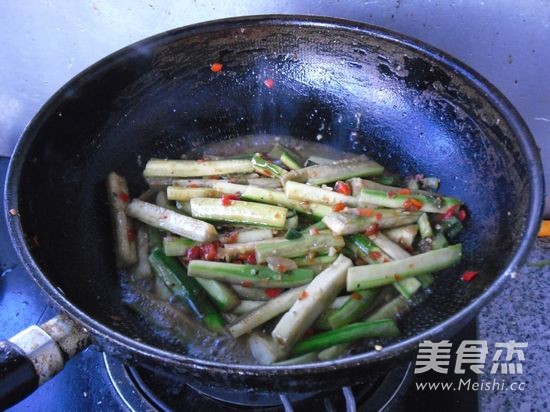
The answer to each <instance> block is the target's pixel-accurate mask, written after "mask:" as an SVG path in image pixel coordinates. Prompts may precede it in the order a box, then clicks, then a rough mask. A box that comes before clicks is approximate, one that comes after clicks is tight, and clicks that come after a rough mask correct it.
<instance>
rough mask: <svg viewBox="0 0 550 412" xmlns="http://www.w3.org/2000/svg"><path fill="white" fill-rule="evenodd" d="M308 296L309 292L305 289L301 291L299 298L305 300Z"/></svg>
mask: <svg viewBox="0 0 550 412" xmlns="http://www.w3.org/2000/svg"><path fill="white" fill-rule="evenodd" d="M308 296H309V293H307V290H303V291H302V293H300V297H299V299H300V300H304V299H305V298H307V297H308Z"/></svg>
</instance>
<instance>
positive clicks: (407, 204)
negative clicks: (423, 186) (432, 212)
mask: <svg viewBox="0 0 550 412" xmlns="http://www.w3.org/2000/svg"><path fill="white" fill-rule="evenodd" d="M422 206H424V204H423V203H422V202H421V201H420V200H417V199H415V198H410V199H407V200H405V201H404V202H403V209H405V210H406V211H407V212H417V211H419V210H420V209H422Z"/></svg>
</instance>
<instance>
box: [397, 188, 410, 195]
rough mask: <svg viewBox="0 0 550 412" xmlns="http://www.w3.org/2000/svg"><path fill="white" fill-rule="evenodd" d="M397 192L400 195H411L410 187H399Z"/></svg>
mask: <svg viewBox="0 0 550 412" xmlns="http://www.w3.org/2000/svg"><path fill="white" fill-rule="evenodd" d="M398 193H399V194H400V195H412V190H411V189H399V192H398Z"/></svg>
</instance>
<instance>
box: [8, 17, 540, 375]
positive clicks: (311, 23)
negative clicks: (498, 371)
mask: <svg viewBox="0 0 550 412" xmlns="http://www.w3.org/2000/svg"><path fill="white" fill-rule="evenodd" d="M262 25H294V26H308V27H320V28H323V29H328V30H330V29H332V28H337V29H344V30H347V31H351V32H357V33H360V34H363V35H366V36H369V37H374V38H380V39H383V40H386V41H389V42H391V43H393V44H396V45H399V46H400V47H405V48H408V49H412V50H414V51H415V52H418V53H420V54H422V55H424V56H426V57H427V58H429V59H430V60H433V61H435V62H437V63H438V64H441V65H442V66H445V67H447V68H448V69H450V70H453V71H454V72H455V73H456V74H457V75H459V76H460V77H461V78H463V79H466V80H467V81H469V82H470V83H471V84H472V86H473V87H474V88H475V90H476V91H477V92H478V93H481V94H483V95H484V97H485V98H486V99H487V100H488V101H489V102H490V103H491V105H492V106H493V107H494V108H496V109H497V110H498V112H499V113H500V114H501V115H502V116H503V118H505V119H506V120H507V122H508V124H509V125H510V128H511V130H512V131H513V134H514V136H515V137H516V138H517V139H518V142H519V146H520V149H521V151H522V153H523V154H524V155H525V158H526V160H527V162H528V163H529V164H530V168H529V172H528V173H529V176H528V177H529V181H530V182H531V186H530V199H529V202H530V203H529V206H528V213H529V215H528V217H527V222H526V225H525V229H524V233H523V236H522V239H521V240H520V242H519V244H518V246H517V248H516V249H515V250H513V251H511V253H510V255H509V256H510V257H509V261H508V263H507V264H506V266H505V268H504V270H503V271H501V273H500V274H499V275H498V276H497V278H496V279H495V281H494V282H493V283H492V284H491V285H490V286H489V287H488V288H487V289H486V290H485V291H484V292H483V293H482V294H481V295H479V296H478V297H477V298H476V299H474V300H473V301H472V302H471V303H470V304H469V305H467V306H466V307H464V308H463V309H462V310H460V311H458V312H457V313H455V314H454V315H453V316H451V317H449V318H447V319H446V320H445V321H443V322H441V323H439V324H437V325H435V326H434V327H432V328H430V329H427V330H425V331H423V332H422V333H420V334H417V335H414V336H412V337H409V338H407V339H404V340H400V341H398V342H395V343H392V344H390V345H388V346H386V347H384V348H383V349H382V350H381V351H379V352H377V351H373V350H371V351H369V352H365V353H362V354H358V355H353V356H348V357H345V358H342V359H337V360H333V361H324V362H316V363H308V364H301V365H292V366H265V365H239V364H230V363H222V362H216V361H210V360H204V359H198V358H192V357H188V356H185V355H182V354H178V353H175V352H171V351H167V350H163V349H159V348H157V347H154V346H151V345H148V344H145V343H142V342H139V341H137V340H134V339H132V338H130V337H128V336H126V335H124V334H122V333H120V332H117V331H116V330H114V329H111V328H110V327H109V326H107V325H105V324H103V323H101V322H99V321H97V320H96V319H95V318H93V317H91V316H89V315H88V314H86V313H85V312H84V311H82V310H81V309H79V308H78V307H77V306H76V304H74V303H72V302H71V301H69V300H68V299H67V298H66V297H65V296H64V294H63V293H62V291H60V290H58V289H57V288H56V287H55V286H54V285H53V283H51V282H50V281H49V280H48V279H47V277H46V275H45V274H44V273H43V272H42V270H41V269H40V267H39V265H38V264H37V263H36V262H35V260H34V259H33V257H32V255H31V253H30V251H29V249H28V247H27V244H26V242H25V235H24V232H23V228H22V225H21V219H20V217H19V215H17V216H15V217H14V216H11V215H10V214H9V213H8V211H9V210H10V209H12V208H16V209H17V206H18V187H19V181H20V177H21V172H22V170H23V165H24V161H25V160H26V155H27V154H28V152H29V149H30V148H31V146H32V144H33V142H34V138H35V136H36V135H37V133H38V131H39V130H40V128H41V126H42V123H43V119H47V118H48V117H49V116H51V115H52V109H53V108H55V107H57V106H58V104H59V103H60V102H61V101H62V100H63V99H64V95H65V91H66V90H67V89H68V88H70V87H72V85H73V84H75V83H76V82H77V81H78V80H79V79H81V78H83V77H85V76H93V75H97V74H99V73H101V71H102V70H103V69H104V68H105V67H108V66H109V65H111V64H116V62H117V60H119V59H123V58H124V57H125V56H126V55H127V54H128V53H131V52H132V50H134V49H135V48H137V47H138V46H140V45H143V44H149V43H154V42H157V41H159V40H164V41H166V40H168V39H169V38H170V37H178V38H185V37H188V36H192V35H196V34H205V33H208V32H215V31H217V30H222V29H229V28H236V27H243V26H247V27H248V26H262ZM543 199H544V177H543V169H542V161H541V158H540V153H539V149H538V147H537V145H536V143H535V140H534V138H533V136H532V134H531V133H530V131H529V129H528V127H527V125H526V124H525V121H524V120H523V119H522V118H521V116H520V114H519V113H518V111H517V110H516V109H515V108H514V106H513V105H512V104H511V103H510V102H509V100H508V99H507V98H506V97H505V96H504V95H503V94H502V93H501V92H500V91H499V90H498V89H497V88H496V87H495V86H493V85H492V84H491V83H490V82H489V81H488V80H487V79H485V78H484V77H483V76H481V75H480V74H479V73H477V72H476V71H475V70H473V69H472V68H470V67H469V66H467V65H466V64H464V63H462V62H461V61H459V60H458V59H456V58H454V57H452V56H451V55H449V54H447V53H446V52H443V51H441V50H439V49H437V48H435V47H433V46H430V45H428V44H426V43H424V42H423V41H420V40H417V39H415V38H412V37H410V36H405V35H403V34H400V33H397V32H394V31H392V30H388V29H386V28H382V27H379V26H374V25H370V24H367V23H362V22H356V21H352V20H347V19H339V18H332V17H324V16H305V15H256V16H243V17H234V18H227V19H218V20H212V21H206V22H202V23H197V24H193V25H189V26H184V27H179V28H175V29H172V30H169V31H166V32H163V33H159V34H156V35H153V36H150V37H147V38H145V39H142V40H139V41H138V42H135V43H133V44H131V45H128V46H126V47H124V48H122V49H120V50H117V51H115V52H113V53H111V54H109V55H108V56H106V57H104V58H102V59H101V60H99V61H97V62H96V63H94V64H92V65H91V66H89V67H87V68H86V69H84V70H83V71H82V72H80V73H78V74H77V75H76V76H75V77H73V78H72V79H71V80H69V81H68V82H67V83H65V84H64V85H63V86H62V87H61V88H60V89H59V90H58V91H57V92H56V93H55V94H54V95H52V96H51V97H50V98H49V99H48V100H47V101H46V103H44V105H43V106H42V107H41V108H40V110H39V111H38V112H37V114H36V115H35V116H34V117H33V119H32V120H31V121H30V122H29V124H28V125H27V126H26V128H25V129H24V131H23V133H22V135H21V137H20V138H19V140H18V142H17V145H16V147H15V149H14V152H13V154H12V156H11V159H10V162H9V165H8V171H7V177H6V182H5V192H4V207H5V212H6V220H7V227H8V233H9V235H10V239H11V242H12V245H13V246H14V249H15V251H16V253H17V255H18V257H19V259H20V261H21V262H22V263H23V266H24V268H25V269H26V271H27V272H28V273H29V274H30V275H31V276H32V278H33V279H34V281H35V282H36V283H37V284H38V285H39V286H40V288H41V289H42V290H43V291H44V292H45V293H46V294H47V295H48V296H49V298H51V300H52V301H53V302H54V303H55V304H56V306H57V307H58V308H59V309H61V310H62V311H63V312H65V313H67V314H68V315H69V316H70V317H71V318H73V319H75V320H76V321H77V322H78V323H80V324H81V325H82V326H83V327H84V328H85V329H86V330H87V331H88V332H89V333H90V334H91V335H92V336H94V337H99V338H101V341H102V342H104V341H108V342H109V343H111V344H114V345H116V346H117V347H119V348H123V349H124V350H127V351H129V352H132V353H135V354H136V355H141V356H145V357H148V358H151V359H152V360H155V361H158V362H164V363H166V362H168V363H171V364H173V365H174V366H178V367H184V368H193V369H195V370H197V369H208V370H209V371H211V372H212V371H214V370H217V371H218V372H220V373H225V374H227V373H233V374H238V375H241V376H242V375H247V376H256V375H264V374H266V375H272V374H275V375H278V374H279V373H281V372H282V371H284V374H285V376H288V377H291V376H294V375H295V376H299V375H303V374H304V372H307V373H311V372H312V369H313V370H314V371H315V372H316V373H323V372H331V371H334V370H335V369H343V368H348V367H352V366H364V365H368V364H373V363H376V362H379V361H382V360H385V359H389V358H394V357H397V356H398V355H400V354H403V353H405V352H410V351H412V350H413V349H414V348H415V347H416V346H417V345H418V343H419V342H421V341H423V340H427V339H433V338H434V337H439V336H443V335H444V334H445V332H446V331H449V330H456V329H457V328H458V327H460V326H462V325H464V324H465V323H466V322H468V321H469V320H471V319H472V318H473V317H474V316H475V315H476V314H477V313H478V311H479V310H480V309H481V308H482V307H483V306H484V305H485V304H487V303H488V302H489V301H490V299H492V298H493V297H495V296H496V294H497V292H499V291H500V290H501V289H502V288H503V286H504V284H505V283H506V282H507V280H508V278H509V277H511V276H512V275H513V274H515V273H516V271H517V270H518V269H519V267H520V266H521V264H522V263H523V262H524V260H525V257H526V255H527V253H528V251H529V248H530V247H531V245H532V244H533V242H534V240H535V238H536V234H537V232H538V228H539V223H540V219H541V218H542V210H543V203H544V202H543Z"/></svg>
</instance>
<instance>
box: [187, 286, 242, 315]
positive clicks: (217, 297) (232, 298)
mask: <svg viewBox="0 0 550 412" xmlns="http://www.w3.org/2000/svg"><path fill="white" fill-rule="evenodd" d="M196 279H197V282H198V283H199V285H201V286H202V287H203V289H204V290H205V291H206V293H208V295H209V296H210V299H211V300H212V302H214V303H215V304H216V306H217V307H218V309H219V310H221V311H222V312H230V311H232V310H233V309H235V308H236V307H237V306H239V303H240V302H241V300H240V299H239V297H238V296H237V294H236V293H235V292H234V291H233V289H231V287H229V286H227V285H226V284H224V283H221V282H218V281H217V280H210V279H201V278H196Z"/></svg>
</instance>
